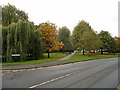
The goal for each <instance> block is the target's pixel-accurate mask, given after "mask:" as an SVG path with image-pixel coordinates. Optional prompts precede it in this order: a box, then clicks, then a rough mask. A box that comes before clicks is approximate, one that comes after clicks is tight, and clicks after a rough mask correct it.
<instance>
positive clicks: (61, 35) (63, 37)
mask: <svg viewBox="0 0 120 90" xmlns="http://www.w3.org/2000/svg"><path fill="white" fill-rule="evenodd" d="M58 40H59V41H61V42H63V44H64V47H63V48H62V51H63V52H64V51H71V50H72V45H71V41H70V30H69V29H68V28H67V27H66V26H64V27H62V28H59V31H58Z"/></svg>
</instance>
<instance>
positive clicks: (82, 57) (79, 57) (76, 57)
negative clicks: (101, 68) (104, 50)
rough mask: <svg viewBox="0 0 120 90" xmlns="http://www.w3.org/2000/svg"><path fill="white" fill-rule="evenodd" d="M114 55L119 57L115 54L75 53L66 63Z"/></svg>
mask: <svg viewBox="0 0 120 90" xmlns="http://www.w3.org/2000/svg"><path fill="white" fill-rule="evenodd" d="M112 57H118V54H117V55H113V54H104V55H101V54H96V55H91V56H89V55H82V53H75V54H74V55H73V56H72V57H71V58H70V59H69V60H67V61H66V62H64V63H70V62H80V61H85V60H94V59H102V58H112Z"/></svg>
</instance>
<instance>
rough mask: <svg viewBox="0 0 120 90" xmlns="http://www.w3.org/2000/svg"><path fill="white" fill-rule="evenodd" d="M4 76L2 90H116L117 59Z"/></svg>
mask: <svg viewBox="0 0 120 90" xmlns="http://www.w3.org/2000/svg"><path fill="white" fill-rule="evenodd" d="M2 77H3V78H2V80H3V81H2V83H3V85H2V86H3V88H116V87H117V85H118V58H109V59H99V60H92V61H85V62H78V63H71V64H65V65H58V66H52V67H46V68H41V69H39V70H32V71H19V72H14V73H6V74H4V75H2Z"/></svg>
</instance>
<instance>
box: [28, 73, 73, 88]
mask: <svg viewBox="0 0 120 90" xmlns="http://www.w3.org/2000/svg"><path fill="white" fill-rule="evenodd" d="M70 75H71V74H67V75H63V76H60V77H58V78H55V79H52V80H49V81H46V82H43V83H40V84H38V85H34V86H31V87H29V88H35V87H38V86H42V85H44V84H47V83H50V82H53V81H56V80H59V79H62V78H65V77H68V76H70Z"/></svg>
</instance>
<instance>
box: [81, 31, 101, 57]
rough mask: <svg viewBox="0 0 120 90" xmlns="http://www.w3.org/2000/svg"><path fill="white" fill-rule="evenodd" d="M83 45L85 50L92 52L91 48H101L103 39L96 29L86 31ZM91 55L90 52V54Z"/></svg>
mask: <svg viewBox="0 0 120 90" xmlns="http://www.w3.org/2000/svg"><path fill="white" fill-rule="evenodd" d="M82 41H83V42H84V44H83V46H84V48H85V50H88V51H89V52H91V50H99V49H100V46H101V41H100V38H99V36H98V35H97V34H96V33H95V32H94V31H92V30H91V31H85V32H84V33H83V36H82ZM89 55H90V54H89Z"/></svg>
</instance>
